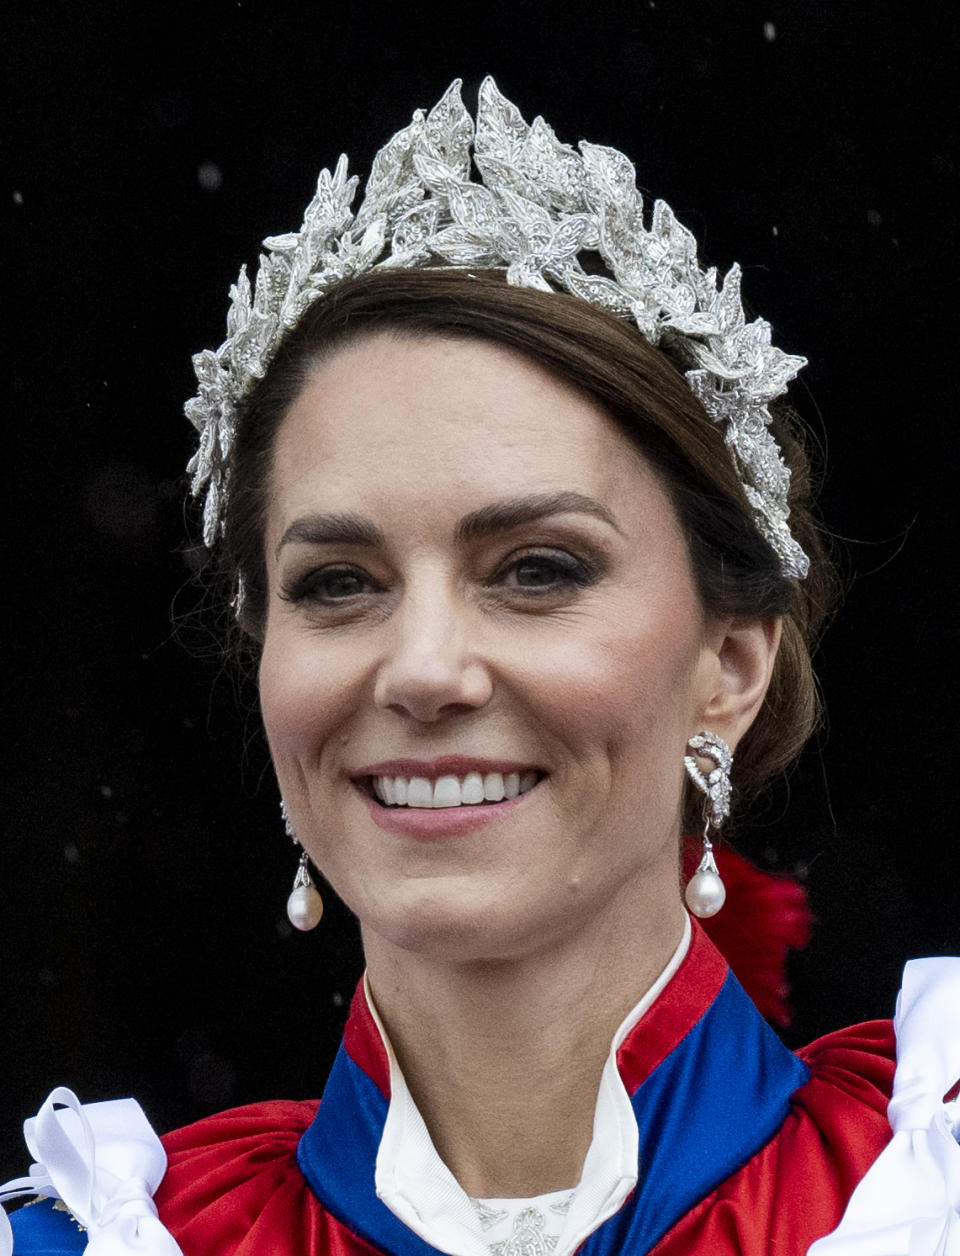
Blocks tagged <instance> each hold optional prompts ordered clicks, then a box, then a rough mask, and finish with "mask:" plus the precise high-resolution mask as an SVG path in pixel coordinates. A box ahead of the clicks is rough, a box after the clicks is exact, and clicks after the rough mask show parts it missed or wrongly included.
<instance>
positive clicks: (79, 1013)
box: [0, 0, 960, 1174]
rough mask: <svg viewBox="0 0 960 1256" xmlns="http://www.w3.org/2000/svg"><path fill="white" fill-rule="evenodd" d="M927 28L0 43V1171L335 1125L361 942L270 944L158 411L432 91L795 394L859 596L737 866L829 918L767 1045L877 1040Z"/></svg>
mask: <svg viewBox="0 0 960 1256" xmlns="http://www.w3.org/2000/svg"><path fill="white" fill-rule="evenodd" d="M954 21H955V19H954V18H953V17H952V16H951V15H950V14H949V13H948V6H946V5H936V6H934V5H926V6H924V5H909V6H908V5H906V4H890V5H883V4H879V3H844V2H842V0H840V2H836V0H835V2H833V3H829V4H828V3H820V4H814V3H783V2H782V0H770V2H769V3H765V4H754V3H743V4H726V5H724V4H719V3H713V4H704V3H682V2H680V0H655V2H654V0H634V2H633V3H630V4H614V3H609V2H607V3H605V2H604V0H599V3H592V4H581V5H573V4H556V5H551V4H542V5H533V4H524V3H519V4H518V3H502V2H493V0H491V2H490V3H487V4H484V5H477V4H470V3H457V2H456V0H450V2H449V3H448V4H446V5H445V6H440V5H439V4H437V3H435V2H434V0H429V2H428V3H426V4H424V5H416V6H412V5H410V6H408V5H404V4H399V3H398V4H393V5H390V6H382V7H381V6H377V5H373V4H354V5H349V4H342V3H341V4H339V5H336V6H334V5H327V4H307V3H300V4H297V5H285V4H280V3H277V4H259V3H250V2H248V0H239V2H238V0H232V2H230V3H228V2H226V0H224V2H223V3H206V4H205V3H196V4H192V5H189V6H186V5H185V6H177V5H174V4H163V5H160V4H152V3H138V4H137V5H131V4H108V3H106V2H105V0H94V2H93V3H88V4H84V5H80V4H70V5H67V4H62V5H59V6H58V5H53V4H43V3H40V4H36V5H32V6H30V7H29V9H27V8H26V7H24V8H23V9H22V10H21V11H20V13H19V14H17V13H14V14H13V15H12V16H8V17H7V19H6V20H5V28H4V35H3V39H4V44H5V46H4V48H3V55H4V59H5V60H6V61H7V63H8V68H9V70H10V71H12V73H10V74H9V75H8V77H7V81H8V83H10V84H11V85H12V90H11V92H10V94H9V98H8V101H7V103H6V105H5V106H4V109H3V115H2V116H3V126H4V129H5V130H6V132H7V140H8V157H7V161H6V167H5V170H4V174H3V193H2V198H3V204H2V212H3V214H4V220H5V222H4V240H5V242H6V243H7V244H9V245H11V246H12V249H11V254H12V256H11V260H10V264H9V265H8V267H7V268H6V272H5V273H6V278H5V282H4V285H3V306H4V309H5V313H6V315H7V317H8V318H9V319H11V320H12V322H13V324H14V326H13V344H12V351H11V353H10V358H9V365H8V366H7V369H6V370H5V383H6V385H7V386H8V393H7V397H6V405H5V410H4V416H3V423H4V429H3V434H4V448H5V449H6V450H11V451H12V453H11V454H10V455H9V457H10V461H9V463H8V466H7V469H6V470H7V474H6V476H5V477H4V483H5V497H6V498H7V501H8V502H9V504H10V507H11V513H10V521H9V524H8V527H7V530H6V536H7V540H8V549H9V563H8V567H7V571H8V575H7V579H6V581H5V588H6V598H5V599H4V603H5V613H4V619H5V626H6V629H7V632H6V634H5V636H6V643H5V645H4V664H5V666H4V668H3V679H4V682H5V693H4V712H5V719H4V724H5V731H6V733H7V734H8V747H7V749H6V751H5V755H4V765H5V769H6V771H5V774H4V776H5V780H4V786H3V790H4V793H3V810H2V813H3V816H4V820H5V822H6V825H7V835H6V837H5V839H4V868H3V875H2V886H0V895H2V898H0V902H2V926H3V933H4V949H3V961H2V986H3V990H4V996H5V1001H6V1003H7V1008H6V1010H5V1011H4V1014H3V1030H2V1033H3V1038H4V1040H5V1041H6V1043H7V1044H8V1045H9V1046H10V1047H12V1053H11V1055H12V1058H11V1060H10V1061H9V1063H8V1064H7V1065H6V1067H5V1068H4V1069H3V1071H2V1073H0V1077H2V1086H3V1090H2V1098H0V1104H2V1115H3V1118H4V1119H3V1123H2V1124H3V1143H2V1146H0V1152H2V1163H0V1172H3V1171H4V1170H5V1171H6V1173H9V1174H12V1173H14V1172H22V1171H23V1168H24V1167H25V1163H24V1161H23V1153H22V1151H21V1150H18V1149H17V1148H18V1145H19V1133H18V1129H19V1123H20V1120H21V1119H22V1117H23V1116H25V1115H28V1114H29V1113H32V1112H34V1111H35V1110H36V1108H37V1106H38V1105H39V1103H40V1101H41V1100H42V1099H43V1097H44V1095H45V1094H46V1092H47V1090H48V1089H49V1088H50V1087H51V1086H53V1085H54V1084H58V1083H63V1084H68V1085H70V1086H72V1087H73V1088H74V1089H76V1090H77V1091H78V1092H79V1093H80V1095H81V1098H83V1099H86V1100H90V1099H95V1098H105V1097H111V1096H119V1095H126V1094H134V1095H136V1096H138V1097H139V1098H140V1100H141V1102H143V1104H144V1106H145V1107H146V1108H147V1110H148V1112H149V1114H150V1115H151V1117H152V1118H153V1119H154V1121H155V1123H156V1124H157V1126H158V1127H160V1128H166V1127H170V1126H173V1125H176V1124H178V1123H182V1122H184V1121H186V1120H189V1119H192V1118H193V1117H196V1116H199V1115H202V1114H204V1113H205V1112H208V1111H212V1110H214V1109H216V1108H219V1107H224V1106H228V1105H230V1104H233V1103H239V1102H244V1101H247V1100H252V1099H255V1098H264V1097H272V1096H277V1095H286V1096H303V1095H316V1094H318V1093H319V1091H320V1090H321V1088H322V1083H323V1078H324V1076H325V1073H326V1069H327V1067H328V1065H329V1061H330V1059H331V1058H332V1053H333V1051H334V1049H335V1046H336V1043H337V1041H338V1038H339V1032H340V1027H341V1023H342V1018H343V1015H344V1013H345V1008H346V1003H347V1002H348V1001H349V997H350V993H351V990H352V987H353V984H354V982H355V980H356V978H357V976H358V975H359V973H360V971H361V962H362V961H361V955H360V950H359V945H358V943H357V940H356V935H355V931H354V928H353V926H352V924H351V922H350V920H349V918H348V916H347V913H346V912H345V910H344V909H342V908H340V907H339V906H338V905H337V904H336V903H335V902H332V901H330V900H331V899H332V895H331V894H330V892H329V891H328V892H327V899H328V912H327V917H326V919H325V921H324V923H323V925H322V926H321V927H320V928H319V929H318V930H317V931H316V932H315V933H314V934H312V935H310V936H307V937H301V936H299V935H296V936H292V935H291V931H290V929H289V927H288V926H287V925H286V922H285V917H284V902H285V899H286V895H287V892H288V890H289V885H290V881H291V878H292V874H293V871H294V866H295V856H294V853H293V851H292V849H291V848H290V846H289V844H288V843H287V841H286V839H285V838H284V836H283V833H282V829H281V826H280V823H279V819H278V814H277V797H276V790H275V786H274V785H273V783H272V780H271V778H270V773H269V769H268V766H267V761H266V755H265V751H264V749H263V745H262V741H261V739H260V737H259V732H258V722H257V717H256V714H255V712H254V711H253V709H252V707H249V704H250V702H251V695H250V694H249V693H247V694H246V695H244V693H243V692H239V693H238V689H240V688H242V687H238V685H237V683H236V680H235V678H234V676H233V674H232V672H231V670H230V667H229V665H228V664H226V663H225V662H224V660H223V659H222V657H221V656H220V655H219V653H218V649H217V646H216V641H215V638H214V637H212V636H210V635H205V632H204V631H203V630H202V629H199V628H198V627H197V625H196V623H195V620H194V616H193V612H194V610H195V608H196V604H197V596H196V594H195V593H194V592H192V591H191V590H190V588H189V587H187V581H188V579H189V575H190V565H191V561H192V556H193V551H192V549H191V543H190V542H189V540H188V539H187V538H188V531H187V527H186V524H185V521H184V515H183V508H182V504H181V503H182V491H181V490H182V482H181V472H182V467H183V464H184V463H185V461H186V459H187V457H188V456H189V453H190V452H191V433H190V429H189V427H188V425H187V423H186V421H185V420H184V419H183V418H182V416H181V414H180V407H181V405H182V402H183V400H184V398H186V397H187V396H189V395H191V393H192V391H193V382H192V374H191V370H190V354H191V353H192V352H194V351H195V350H197V349H199V348H201V347H204V346H213V345H216V344H217V343H218V341H219V339H220V338H221V336H222V330H223V320H224V317H225V312H226V290H227V287H228V286H229V284H230V282H232V280H233V278H234V277H235V275H236V272H237V270H238V268H239V265H240V263H241V262H243V261H247V262H253V261H254V260H255V258H256V252H257V248H256V246H257V242H258V241H259V239H261V238H262V237H263V236H265V235H268V234H275V233H279V232H282V231H286V230H290V229H294V228H295V227H296V226H297V225H298V224H299V222H300V219H301V215H302V210H303V207H304V205H305V204H306V202H307V201H308V200H309V198H310V195H311V192H312V187H313V183H314V180H315V178H316V174H317V171H318V170H319V168H320V167H321V165H332V164H333V162H334V161H335V160H336V157H337V155H338V153H339V152H340V151H341V150H342V151H346V152H348V153H349V154H350V156H351V165H352V168H353V169H354V170H355V171H358V172H360V173H364V172H365V171H366V170H367V169H368V167H369V161H370V159H371V157H372V155H373V153H374V152H375V151H376V149H377V148H378V147H380V145H381V144H382V143H383V142H384V141H385V140H386V139H387V138H388V137H389V135H391V134H392V133H393V132H394V131H395V130H396V129H398V128H399V127H400V126H402V125H405V123H406V122H407V121H408V120H409V115H410V113H411V112H412V110H413V109H414V108H415V107H417V106H429V105H431V104H433V103H434V101H436V100H437V99H438V98H439V96H440V95H441V93H442V91H443V89H444V88H445V87H446V85H447V83H448V82H449V81H450V79H451V78H453V77H454V76H455V75H462V76H463V77H464V78H465V80H466V89H465V94H466V96H467V99H468V102H469V104H470V107H471V108H472V107H473V104H474V102H475V93H476V88H477V85H478V83H479V80H480V78H481V77H482V75H483V74H484V73H487V72H490V73H493V74H494V75H495V76H496V78H497V80H498V83H499V85H500V87H501V89H502V90H503V91H504V92H505V93H506V94H507V95H508V96H509V97H510V98H511V99H513V100H515V101H516V102H517V104H518V105H519V106H520V108H521V109H522V110H523V112H524V113H525V115H526V116H527V117H528V119H529V118H532V117H533V115H534V114H536V113H538V112H542V113H543V114H544V115H545V116H546V117H547V119H548V120H549V121H550V123H551V124H552V125H553V126H554V128H555V130H556V131H557V134H558V135H559V136H560V138H561V139H564V140H567V141H576V140H577V139H579V138H581V137H586V138H589V139H591V140H593V141H595V142H599V143H609V144H613V145H615V146H617V147H619V148H622V149H623V150H625V151H626V152H627V153H628V154H630V156H631V157H633V158H634V159H635V161H636V164H637V168H638V177H639V181H640V184H641V187H643V188H644V189H647V190H649V191H650V192H651V193H652V194H654V195H659V196H662V197H664V198H665V199H666V200H668V201H669V202H670V204H671V205H672V206H673V208H674V209H675V210H676V212H677V214H678V216H679V217H680V219H681V221H683V222H685V223H687V224H688V225H689V226H691V227H692V228H693V229H694V230H695V231H696V233H697V235H698V236H699V238H700V240H701V245H702V249H701V254H702V256H704V257H705V258H707V259H708V260H710V261H712V262H715V263H717V264H718V265H720V266H721V267H723V268H725V267H726V266H727V265H729V264H730V262H731V261H732V260H733V259H734V258H736V259H738V260H740V261H741V263H742V264H743V266H744V270H745V282H744V291H745V294H746V297H747V299H748V301H749V303H750V304H751V305H752V306H753V307H754V308H755V309H757V310H759V311H762V313H763V315H764V316H765V317H767V318H768V319H769V320H770V321H771V322H772V323H773V325H774V329H775V340H776V343H777V344H779V345H781V346H782V347H783V348H785V349H787V350H788V351H791V352H802V353H804V354H806V355H807V356H808V357H809V359H810V363H811V364H810V366H809V367H808V368H807V370H805V371H804V372H803V376H802V381H801V383H800V384H799V386H798V387H795V388H794V390H793V393H792V395H793V396H794V398H795V400H796V404H797V405H798V407H799V408H800V410H801V412H802V413H803V415H804V417H805V418H806V419H807V421H808V422H809V424H810V425H811V427H812V429H813V431H814V434H815V439H816V440H817V441H818V442H819V444H820V446H821V449H822V454H823V458H822V462H823V465H824V492H823V506H824V511H825V515H826V518H827V520H828V521H829V524H830V526H831V528H832V529H833V530H834V531H835V533H836V534H837V535H838V536H840V537H842V538H845V542H844V545H843V563H844V567H845V571H846V575H847V578H848V583H849V591H848V594H847V597H846V604H845V607H844V609H843V610H842V612H841V615H840V617H839V619H838V621H837V623H836V625H835V626H834V628H833V629H832V630H831V632H830V634H829V636H828V638H827V640H826V643H825V645H824V647H823V650H822V652H821V656H820V660H819V667H820V673H821V676H822V679H823V685H824V689H825V691H826V695H827V699H828V704H829V710H830V723H829V727H828V729H827V730H826V731H825V732H824V733H823V734H821V735H820V736H819V738H818V739H817V741H816V742H815V744H814V745H813V746H812V747H811V749H810V751H809V752H808V754H807V755H806V757H805V758H804V759H803V761H802V762H801V764H800V766H799V768H798V769H797V770H796V771H795V772H794V773H793V774H792V776H791V777H790V780H789V782H788V783H787V784H786V785H783V786H781V787H779V788H778V789H777V790H776V791H774V793H773V794H772V795H771V796H770V797H769V799H768V801H767V802H766V804H765V805H763V806H761V807H758V808H756V809H755V810H754V813H753V815H752V817H751V820H750V823H749V824H748V825H745V826H744V827H743V828H742V830H741V845H742V846H743V847H744V848H745V849H746V850H747V851H748V852H750V853H751V854H753V856H754V857H755V858H756V859H757V860H758V861H759V862H760V863H761V864H765V865H769V866H773V867H776V868H781V869H785V870H789V871H800V872H801V873H803V874H804V875H806V877H807V882H808V885H809V888H810V892H811V895H812V900H813V904H814V907H815V910H816V913H817V916H818V918H819V926H818V931H817V934H816V938H815V940H814V943H813V945H812V946H811V947H810V949H809V950H808V952H806V954H805V955H803V956H801V957H798V959H797V961H796V963H795V964H794V967H793V976H794V981H795V993H796V1004H797V1017H796V1021H795V1024H794V1026H793V1029H792V1030H791V1031H790V1033H789V1035H788V1037H789V1040H790V1041H791V1042H799V1041H801V1040H804V1039H807V1038H809V1037H811V1036H813V1035H815V1034H817V1033H820V1032H824V1031H825V1030H827V1029H829V1028H832V1027H836V1026H837V1025H839V1024H841V1023H844V1022H849V1021H852V1020H856V1019H862V1018H866V1017H871V1016H876V1015H886V1014H888V1013H889V1012H890V1010H891V1002H892V998H893V995H894V993H895V991H896V989H897V987H898V980H899V969H900V966H901V964H902V963H903V961H904V960H905V959H906V958H908V957H909V956H910V955H916V954H923V953H937V952H943V951H956V949H957V946H958V944H960V937H958V926H957V906H958V873H960V866H958V864H960V861H958V859H957V855H956V818H955V817H956V811H957V796H958V791H957V785H956V781H957V775H958V774H957V758H958V755H957V746H958V743H957V737H956V732H957V726H956V720H955V712H956V705H957V687H956V683H955V671H956V654H957V646H956V635H955V632H954V631H953V629H954V623H955V620H956V617H957V612H958V597H957V593H956V579H957V578H956V564H955V560H954V550H955V539H954V534H955V528H956V520H955V497H956V487H955V485H956V477H957V471H958V458H957V452H956V445H955V440H954V422H955V420H954V413H955V395H956V364H955V360H954V351H955V345H956V342H957V328H956V322H955V319H954V305H955V299H956V298H955V293H956V285H955V282H954V272H955V261H956V236H955V219H954V206H955V198H956V180H955V164H954V163H955V129H954V128H953V125H952V119H953V117H954V116H955V110H954V104H955V102H954V101H953V100H952V99H951V92H950V78H951V72H952V68H953V63H954V60H955V56H956V31H955V28H954ZM178 638H179V640H178ZM183 639H186V644H187V646H188V647H189V648H187V649H185V648H184V641H183ZM238 704H239V705H238ZM245 704H247V707H248V708H249V711H248V713H247V714H244V713H243V712H244V706H245Z"/></svg>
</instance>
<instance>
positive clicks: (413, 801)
mask: <svg viewBox="0 0 960 1256" xmlns="http://www.w3.org/2000/svg"><path fill="white" fill-rule="evenodd" d="M407 806H408V807H432V806H433V786H432V785H431V784H430V782H429V781H428V780H427V778H426V777H425V776H414V777H413V778H412V779H411V780H410V781H409V783H408V784H407Z"/></svg>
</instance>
